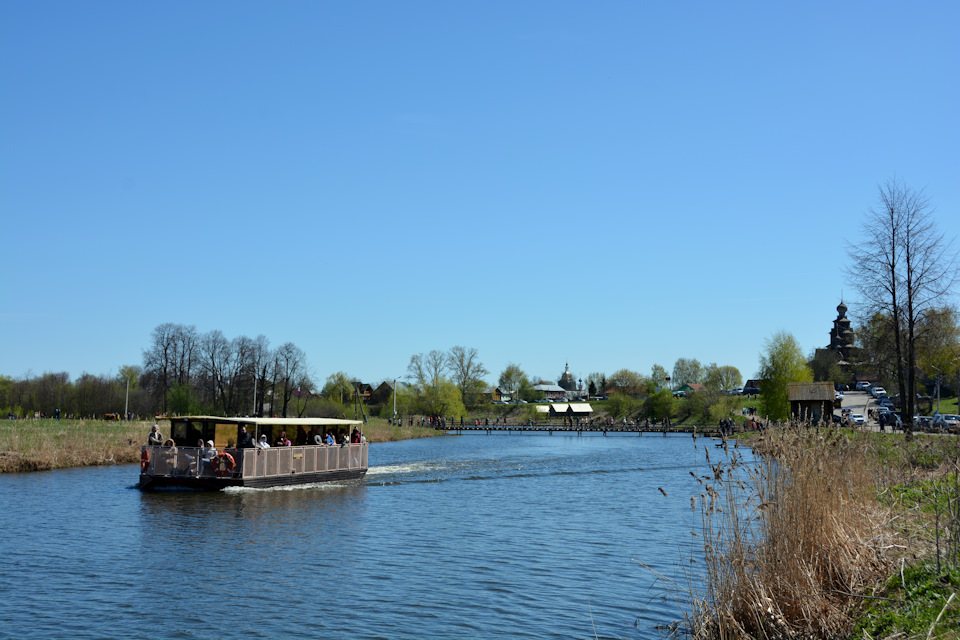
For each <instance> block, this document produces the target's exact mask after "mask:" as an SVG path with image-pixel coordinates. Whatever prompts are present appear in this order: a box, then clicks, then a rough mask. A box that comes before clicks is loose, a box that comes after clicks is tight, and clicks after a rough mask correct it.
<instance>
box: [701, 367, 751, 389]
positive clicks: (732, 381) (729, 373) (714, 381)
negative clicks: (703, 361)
mask: <svg viewBox="0 0 960 640" xmlns="http://www.w3.org/2000/svg"><path fill="white" fill-rule="evenodd" d="M741 384H743V376H741V375H740V370H739V369H737V368H736V367H732V366H730V365H723V366H721V367H718V366H717V363H715V362H711V363H710V364H708V365H707V366H706V367H705V368H704V370H703V386H705V387H707V388H708V389H713V390H717V391H724V390H730V389H736V388H737V387H739V386H740V385H741Z"/></svg>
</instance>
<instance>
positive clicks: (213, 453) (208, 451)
mask: <svg viewBox="0 0 960 640" xmlns="http://www.w3.org/2000/svg"><path fill="white" fill-rule="evenodd" d="M202 442H203V441H202V440H201V443H202ZM216 457H217V450H216V448H215V447H214V446H213V440H207V447H206V448H205V449H204V450H203V459H204V460H213V459H214V458H216Z"/></svg>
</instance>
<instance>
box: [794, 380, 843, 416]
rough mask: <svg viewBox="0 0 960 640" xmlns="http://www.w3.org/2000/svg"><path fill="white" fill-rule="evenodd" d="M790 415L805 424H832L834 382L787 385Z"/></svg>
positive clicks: (834, 393)
mask: <svg viewBox="0 0 960 640" xmlns="http://www.w3.org/2000/svg"><path fill="white" fill-rule="evenodd" d="M787 393H788V395H789V398H790V415H791V416H792V417H793V419H794V420H801V421H805V422H820V421H821V420H823V421H826V422H831V421H832V420H833V418H832V416H833V402H834V399H835V398H836V392H835V391H834V388H833V383H832V382H791V383H789V384H788V385H787Z"/></svg>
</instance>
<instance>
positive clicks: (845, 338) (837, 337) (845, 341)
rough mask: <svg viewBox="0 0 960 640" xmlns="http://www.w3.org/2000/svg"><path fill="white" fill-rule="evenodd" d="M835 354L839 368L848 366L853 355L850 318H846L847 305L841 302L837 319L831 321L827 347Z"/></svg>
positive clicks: (853, 347) (838, 306) (854, 348)
mask: <svg viewBox="0 0 960 640" xmlns="http://www.w3.org/2000/svg"><path fill="white" fill-rule="evenodd" d="M827 348H828V349H830V351H832V352H833V353H835V354H837V358H838V359H839V360H840V366H844V365H850V364H851V361H850V358H851V357H852V356H853V355H854V352H855V350H856V346H854V340H853V329H851V328H850V318H848V317H847V305H845V304H843V302H842V301H841V302H840V304H839V305H837V319H836V320H834V321H833V329H831V330H830V345H829V346H828V347H827Z"/></svg>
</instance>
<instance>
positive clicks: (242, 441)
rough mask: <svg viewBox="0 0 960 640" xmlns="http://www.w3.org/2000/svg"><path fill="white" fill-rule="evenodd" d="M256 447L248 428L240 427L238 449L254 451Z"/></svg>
mask: <svg viewBox="0 0 960 640" xmlns="http://www.w3.org/2000/svg"><path fill="white" fill-rule="evenodd" d="M255 446H257V445H255V444H254V443H253V438H251V437H250V434H249V433H247V428H246V427H245V426H243V425H240V429H239V430H238V433H237V449H252V448H254V447H255Z"/></svg>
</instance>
